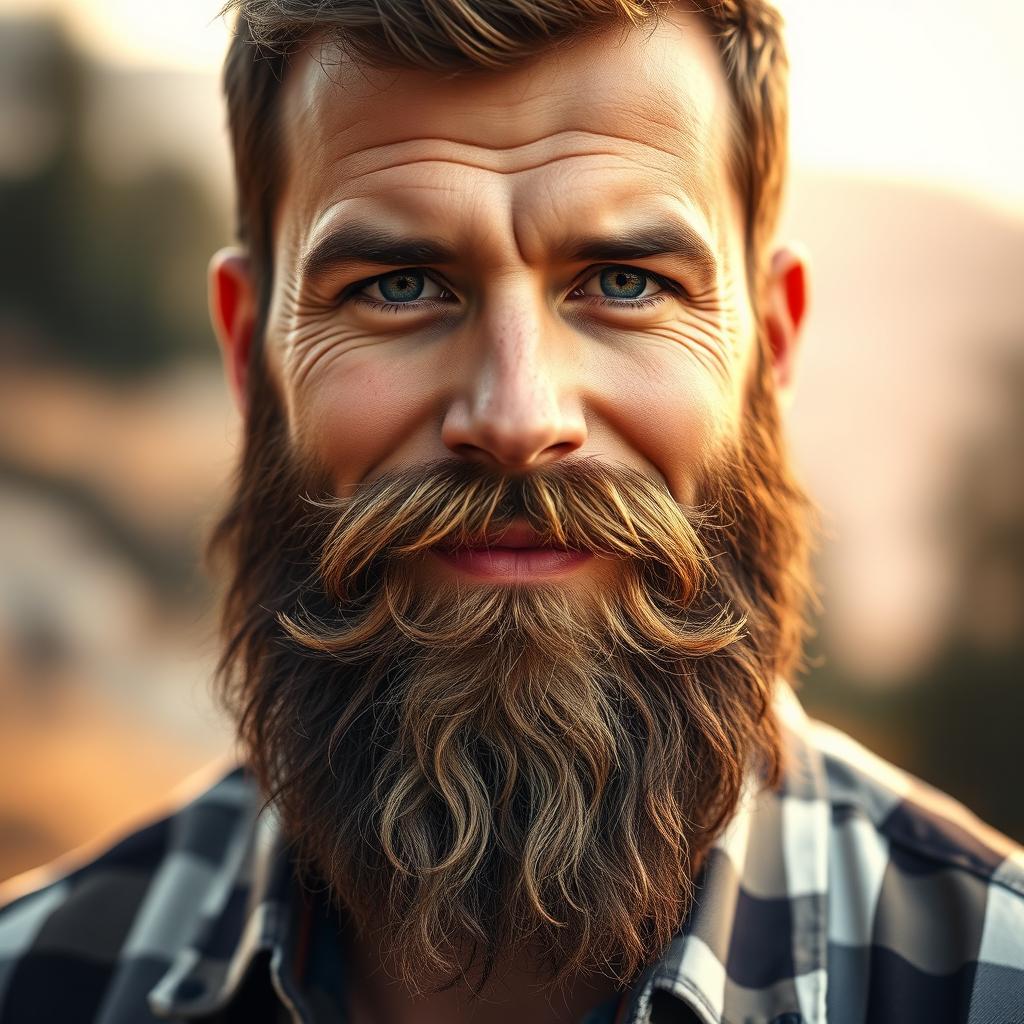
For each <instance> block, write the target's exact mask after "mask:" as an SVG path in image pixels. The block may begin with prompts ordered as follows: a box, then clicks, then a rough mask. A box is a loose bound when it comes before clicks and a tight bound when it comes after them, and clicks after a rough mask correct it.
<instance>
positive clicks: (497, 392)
mask: <svg viewBox="0 0 1024 1024" xmlns="http://www.w3.org/2000/svg"><path fill="white" fill-rule="evenodd" d="M531 299H532V301H531ZM539 306H540V303H539V302H538V301H537V300H536V299H533V298H532V297H527V296H524V295H522V294H520V295H519V297H518V301H516V300H514V299H513V300H510V301H506V303H505V304H504V307H503V309H502V308H495V309H492V310H490V311H488V312H486V313H484V314H483V315H482V316H481V318H480V320H479V322H478V324H477V330H476V331H475V332H474V334H473V337H472V338H471V339H470V340H469V341H468V345H467V348H466V349H465V350H464V351H466V352H467V356H466V366H465V368H464V370H463V372H460V373H458V374H457V379H458V381H459V384H458V391H457V393H456V395H455V396H454V398H453V401H452V403H451V405H450V406H449V408H448V411H447V413H446V415H445V418H444V423H443V425H442V428H441V437H442V440H443V441H444V443H445V445H447V447H448V448H449V449H450V450H451V451H453V452H455V454H457V455H459V456H461V457H463V458H468V459H474V460H476V461H481V462H488V463H491V464H492V465H493V466H495V467H496V468H500V469H502V470H525V469H530V468H536V467H537V466H541V465H544V464H545V463H547V462H551V461H553V460H554V459H557V458H560V457H562V456H564V455H568V454H569V453H571V452H574V451H576V450H577V449H578V448H581V447H582V446H583V443H584V442H585V441H586V436H587V428H586V422H585V419H584V415H583V409H582V406H581V404H580V400H579V390H578V386H577V384H576V382H573V381H571V380H569V379H568V374H569V370H568V365H567V360H566V359H565V358H559V353H558V351H557V345H556V344H555V343H554V339H553V338H552V337H551V332H550V330H549V329H546V327H545V323H544V311H543V310H542V309H541V308H538V307H539ZM545 335H547V336H545Z"/></svg>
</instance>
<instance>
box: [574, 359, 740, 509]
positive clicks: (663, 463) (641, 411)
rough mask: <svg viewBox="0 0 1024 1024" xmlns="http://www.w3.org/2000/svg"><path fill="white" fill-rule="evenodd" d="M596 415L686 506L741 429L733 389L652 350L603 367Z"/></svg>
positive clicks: (698, 365)
mask: <svg viewBox="0 0 1024 1024" xmlns="http://www.w3.org/2000/svg"><path fill="white" fill-rule="evenodd" d="M600 380H601V387H600V395H601V397H599V398H596V399H595V401H594V402H593V404H594V406H595V411H597V412H598V414H599V415H600V416H601V417H602V418H604V419H605V420H606V421H607V422H608V424H609V426H610V427H611V429H612V430H613V431H614V432H615V433H617V434H618V435H619V436H620V437H621V438H622V439H623V440H624V441H625V443H626V445H627V447H628V448H630V449H632V450H634V451H635V452H637V453H638V454H640V455H641V456H642V457H643V459H644V460H645V461H646V462H647V463H649V464H650V465H651V466H652V467H653V468H654V469H655V470H656V471H657V472H658V473H659V474H660V475H661V476H662V477H663V478H664V480H665V483H666V484H667V485H668V488H669V490H670V492H671V494H672V496H673V497H674V498H675V499H676V500H677V501H679V502H682V503H684V504H692V503H693V502H694V501H695V500H696V491H695V483H696V480H697V478H698V477H699V475H700V471H701V469H702V468H703V467H705V466H707V465H709V464H711V463H712V462H713V460H714V458H715V456H716V454H718V453H719V452H720V451H721V450H722V448H723V446H724V443H725V442H726V441H727V440H728V439H729V438H730V437H731V436H733V434H734V433H735V431H736V430H737V429H738V425H737V424H736V421H735V416H734V408H735V401H734V394H733V392H734V390H735V387H736V385H735V383H734V382H733V380H732V378H731V377H729V378H725V377H723V375H722V374H719V373H713V372H709V371H708V369H707V367H706V366H705V365H704V364H703V363H702V362H701V361H700V360H699V359H696V358H693V357H692V356H691V355H689V354H687V353H685V352H681V351H678V350H676V351H672V350H671V349H669V348H667V347H666V348H660V347H649V348H645V349H644V350H642V351H640V352H634V353H632V354H631V355H630V356H628V357H626V356H621V357H619V358H615V359H608V358H607V353H606V354H605V358H604V359H603V360H602V368H601V371H600Z"/></svg>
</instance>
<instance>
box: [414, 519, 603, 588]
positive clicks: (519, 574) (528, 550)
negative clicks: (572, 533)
mask: <svg viewBox="0 0 1024 1024" xmlns="http://www.w3.org/2000/svg"><path fill="white" fill-rule="evenodd" d="M433 551H434V553H435V554H436V555H437V557H438V558H440V559H441V560H442V561H443V562H446V563H447V564H448V565H450V566H452V567H454V568H456V569H458V570H460V571H461V572H463V573H466V574H468V575H470V576H475V577H478V578H480V579H490V580H506V581H510V580H524V579H538V578H545V577H552V576H559V575H561V574H563V573H565V572H568V571H571V570H572V569H574V568H575V567H576V566H578V565H580V564H581V563H583V562H585V561H587V560H588V559H589V558H590V557H591V554H590V552H589V551H579V550H574V549H572V548H561V547H556V546H553V545H549V544H542V543H540V537H539V535H538V534H537V533H536V532H535V531H534V530H532V529H530V527H528V526H525V525H519V524H513V525H511V526H509V527H507V528H506V529H504V530H502V531H501V532H500V533H497V534H494V535H491V536H489V537H486V538H481V539H480V540H477V541H475V542H472V543H470V544H469V545H466V546H465V547H458V548H445V547H437V548H434V549H433Z"/></svg>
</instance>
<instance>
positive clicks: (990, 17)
mask: <svg viewBox="0 0 1024 1024" xmlns="http://www.w3.org/2000/svg"><path fill="white" fill-rule="evenodd" d="M778 5H779V7H780V9H781V10H782V12H783V14H784V15H785V17H786V19H787V23H788V26H789V27H788V38H789V47H790V57H791V65H792V79H791V100H790V103H791V118H792V129H791V131H792V139H791V147H792V156H793V161H794V164H795V165H797V166H803V167H808V168H812V169H815V170H831V169H834V170H838V171H842V172H843V173H847V174H848V173H850V172H855V173H863V174H866V175H873V176H881V177H887V178H894V179H910V180H914V181H922V180H923V181H930V182H934V183H935V184H938V185H941V186H945V187H952V188H955V189H960V190H963V191H967V192H970V193H972V194H973V195H975V197H979V196H980V197H981V198H983V199H985V200H987V201H989V202H991V203H994V204H996V205H998V206H1000V207H1002V208H1004V209H1007V210H1010V211H1012V212H1014V213H1016V214H1019V215H1021V216H1024V132H1021V131H1020V130H1019V127H1017V126H1018V125H1019V117H1020V110H1021V109H1022V106H1024V61H1021V60H1020V59H1019V53H1020V40H1021V39H1022V38H1024V4H1022V3H1020V2H1019V0H939V2H936V0H899V2H898V3H893V2H892V0H858V3H856V4H845V3H842V4H840V3H834V2H831V0H778ZM218 8H219V0H174V2H173V3H171V2H167V0H142V2H140V0H0V14H3V13H26V12H40V11H54V10H56V11H58V12H59V13H60V14H61V16H62V17H64V18H65V19H66V20H67V22H68V24H69V25H70V26H71V28H72V31H73V33H74V35H75V36H76V38H77V39H78V40H79V41H80V42H81V43H82V44H83V45H84V46H85V47H86V48H87V49H88V50H89V51H90V52H92V53H94V54H96V55H97V56H100V57H102V58H103V59H105V60H109V61H112V62H114V63H118V64H126V65H133V66H150V67H168V68H177V69H190V70H194V71H197V72H206V73H211V72H215V71H216V70H217V69H218V67H219V65H220V62H221V58H222V56H223V53H224V48H225V45H226V42H227V35H228V30H227V26H226V25H225V24H224V22H223V20H222V19H221V18H219V17H218V14H217V11H218Z"/></svg>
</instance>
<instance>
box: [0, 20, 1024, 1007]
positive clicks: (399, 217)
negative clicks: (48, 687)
mask: <svg viewBox="0 0 1024 1024" xmlns="http://www.w3.org/2000/svg"><path fill="white" fill-rule="evenodd" d="M233 6H235V7H236V8H237V9H238V16H239V21H238V31H237V36H236V38H235V40H234V42H233V43H232V46H231V50H230V53H229V56H228V61H227V68H226V87H227V97H228V108H229V120H230V127H231V133H232V142H233V147H234V155H235V166H236V176H237V184H238V195H239V206H238V210H239V236H240V241H241V243H242V245H241V247H240V248H238V249H232V250H226V251H224V252H222V253H220V254H218V255H217V256H216V257H215V258H214V261H213V264H212V267H211V297H212V302H211V306H212V311H213V320H214V324H215V327H216V331H217V335H218V337H219V339H220V342H221V346H222V349H223V353H224V360H225V365H226V367H227V371H228V375H229V379H230V382H231V385H232V388H233V391H234V394H235V396H236V398H237V400H238V402H239V405H240V408H241V409H242V412H243V416H244V420H245V427H246V430H245V444H244V450H243V452H242V457H241V462H240V466H239V471H238V476H237V480H236V485H235V490H234V493H233V496H232V499H231V502H230V504H229V506H228V508H227V510H226V512H225V514H224V516H223V518H222V520H221V522H220V523H219V524H218V527H217V529H216V531H215V533H214V536H213V541H212V552H213V554H214V556H215V558H216V559H219V561H220V564H221V565H222V566H223V568H224V569H225V570H226V574H227V579H228V588H227V593H226V596H225V603H224V619H223V624H224V641H225V646H224V652H223V658H222V661H221V666H220V674H219V680H220V684H221V691H220V692H221V695H222V697H223V700H224V703H225V705H226V707H227V708H228V709H229V710H230V712H231V714H232V715H233V716H234V718H235V721H236V722H237V724H238V732H239V737H240V740H241V749H242V753H243V757H242V767H240V768H238V769H236V770H234V771H232V772H230V773H229V774H228V775H227V776H226V777H224V778H223V779H222V780H220V781H218V782H217V783H216V784H215V785H213V786H212V787H211V788H209V789H207V790H206V791H205V792H203V793H202V794H200V795H199V796H198V797H197V798H195V799H194V800H192V802H190V803H188V804H187V805H186V806H184V807H183V808H180V809H178V810H177V811H176V812H175V813H173V814H172V815H170V816H168V817H167V818H166V819H164V820H162V821H159V822H157V823H155V824H153V825H151V826H150V827H149V828H147V829H144V830H142V831H140V832H138V833H136V834H135V835H133V836H131V837H129V838H127V839H126V840H124V841H123V842H122V843H120V844H119V845H117V846H116V847H114V848H113V849H112V850H109V851H107V852H106V853H105V854H103V855H101V856H100V857H98V858H96V859H95V860H93V861H92V862H90V863H88V864H84V865H82V866H79V867H78V868H76V869H75V870H73V871H71V872H68V873H65V874H64V875H63V876H62V877H59V878H57V879H55V880H53V881H51V882H50V883H49V884H48V885H45V886H44V887H42V888H36V889H35V890H34V891H32V892H29V893H27V894H24V895H22V896H21V897H20V898H19V899H17V900H15V901H14V902H13V903H11V904H10V905H9V906H8V907H7V909H6V910H5V912H4V913H3V915H0V958H2V959H0V1019H2V1020H3V1021H4V1022H20V1021H30V1020H31V1021H59V1022H71V1021H103V1022H105V1024H122V1022H125V1024H127V1022H136V1021H147V1020H160V1019H171V1020H206V1021H247V1022H248V1021H350V1022H352V1024H434V1022H442V1021H443V1022H454V1024H459V1022H468V1021H474V1022H484V1021H486V1022H498V1024H504V1022H512V1021H532V1022H538V1024H539V1022H544V1024H548V1022H576V1021H583V1020H585V1021H587V1022H589V1024H598V1022H612V1021H617V1022H621V1021H629V1022H641V1021H643V1022H647V1021H656V1022H665V1021H691V1022H692V1021H700V1022H704V1024H712V1022H714V1024H724V1022H730V1024H737V1022H741V1021H742V1022H765V1024H767V1022H773V1024H797V1022H822V1021H825V1020H828V1021H831V1022H843V1024H845V1022H854V1021H857V1022H863V1021H870V1022H872V1024H875V1022H888V1021H899V1022H900V1024H908V1022H916V1021H920V1022H925V1021H927V1022H929V1024H932V1022H937V1021H970V1022H992V1024H996V1022H998V1024H1005V1022H1009V1021H1015V1020H1016V1021H1020V1020H1024V859H1022V854H1021V851H1020V850H1019V849H1017V848H1015V847H1014V846H1013V844H1011V843H1010V841H1009V840H1007V839H1005V838H1004V837H1002V836H999V835H998V834H996V833H994V832H993V831H992V830H990V829H988V828H987V827H985V826H984V825H982V824H981V823H980V822H978V821H977V820H976V819H975V818H973V817H972V816H971V815H970V814H969V813H968V812H967V811H965V810H964V809H963V808H962V807H960V806H959V805H957V804H955V803H954V802H953V801H952V800H950V799H949V798H947V797H944V796H942V795H941V794H938V793H935V792H934V791H932V790H929V789H927V787H925V786H924V785H923V784H921V783H918V782H916V781H914V780H912V779H910V778H908V777H907V776H905V775H904V774H902V773H901V772H899V771H898V770H897V769H895V768H892V767H890V766H888V765H885V764H883V763H881V762H880V761H878V760H877V759H876V758H874V757H872V756H871V755H870V754H868V753H867V752H865V751H864V750H863V749H861V748H860V747H858V746H857V745H856V744H854V743H853V742H852V741H851V740H849V739H847V738H845V737H843V736H842V735H841V734H839V733H837V732H835V731H833V730H830V729H828V728H826V727H824V726H820V725H817V724H815V723H811V722H809V721H808V720H807V719H806V718H805V717H804V716H803V713H802V711H801V710H800V707H799V705H798V704H797V702H796V699H795V697H794V696H793V694H792V691H791V689H790V687H789V681H790V680H792V679H793V678H794V677H795V675H796V674H797V672H798V671H799V669H800V651H801V645H802V642H803V639H804V636H805V633H806V626H805V606H806V604H807V602H808V600H809V599H811V597H812V588H811V585H810V582H809V573H808V548H809V538H810V522H809V520H810V515H809V503H808V502H807V500H806V498H805V497H804V495H803V493H802V491H801V489H800V487H799V485H798V484H797V482H796V481H795V480H794V478H793V476H792V474H791V472H790V469H789V466H788V463H787V460H786V455H785V449H784V444H783V439H782V437H781V433H780V426H779V410H780V407H781V406H782V405H783V404H784V402H785V401H786V400H787V398H788V395H789V393H790V391H791V388H792V382H793V367H794V361H795V356H796V351H797V342H798V338H799V331H800V326H801V322H802V319H803V315H804V308H805V295H806V268H805V264H804V261H803V258H802V257H801V255H800V253H799V252H798V251H797V250H795V249H791V248H773V247H772V244H771V238H772V232H773V229H774V224H775V219H776V214H777V211H778V206H779V197H780V191H781V187H782V182H783V176H784V175H783V169H784V168H783V165H784V157H785V150H786V145H785V121H786V117H785V106H786V105H785V58H784V52H783V48H782V43H781V39H780V24H779V20H778V17H777V15H776V14H775V13H774V11H773V10H772V9H771V8H770V7H769V6H768V5H767V4H766V3H764V2H762V0H729V2H724V3H721V4H717V5H712V6H710V7H709V8H708V9H707V10H700V11H698V10H696V9H694V8H690V7H688V6H686V5H684V4H682V3H677V4H659V5H657V7H656V9H655V5H652V4H650V3H648V2H647V0H376V2H370V0H334V2H324V0H315V2H314V0H288V2H287V3H286V2H284V0H259V2H257V0H238V2H237V3H235V4H234V5H233Z"/></svg>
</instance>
